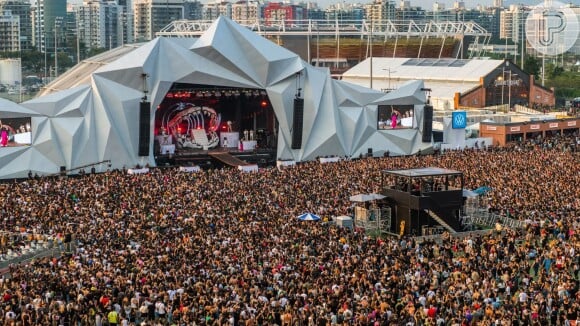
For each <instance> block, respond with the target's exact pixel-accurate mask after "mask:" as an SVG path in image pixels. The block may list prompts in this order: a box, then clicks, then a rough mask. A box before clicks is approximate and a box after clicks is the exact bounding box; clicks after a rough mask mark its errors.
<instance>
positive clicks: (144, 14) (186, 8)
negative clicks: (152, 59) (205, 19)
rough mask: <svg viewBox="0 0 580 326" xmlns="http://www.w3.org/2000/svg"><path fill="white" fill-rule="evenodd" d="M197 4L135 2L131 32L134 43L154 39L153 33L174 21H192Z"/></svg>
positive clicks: (175, 0)
mask: <svg viewBox="0 0 580 326" xmlns="http://www.w3.org/2000/svg"><path fill="white" fill-rule="evenodd" d="M198 4H199V3H198V2H187V1H184V0H135V2H134V3H133V32H134V40H135V42H143V41H147V40H152V39H153V38H155V33H156V32H159V31H160V30H161V29H162V28H163V27H165V26H167V25H168V24H169V23H171V22H172V21H174V20H179V19H186V18H187V19H192V16H194V15H195V13H196V12H197V11H198V10H199V6H198Z"/></svg>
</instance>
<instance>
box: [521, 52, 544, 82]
mask: <svg viewBox="0 0 580 326" xmlns="http://www.w3.org/2000/svg"><path fill="white" fill-rule="evenodd" d="M540 68H541V65H540V61H539V60H538V58H536V57H533V56H528V57H527V58H526V60H525V64H524V71H525V72H526V73H528V74H530V75H534V77H535V78H536V79H537V78H538V76H539V75H540V70H541V69H540Z"/></svg>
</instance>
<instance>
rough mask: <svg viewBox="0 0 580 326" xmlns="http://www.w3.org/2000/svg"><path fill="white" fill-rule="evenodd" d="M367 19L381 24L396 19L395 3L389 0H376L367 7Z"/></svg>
mask: <svg viewBox="0 0 580 326" xmlns="http://www.w3.org/2000/svg"><path fill="white" fill-rule="evenodd" d="M364 8H365V19H367V20H369V21H371V20H372V21H375V22H381V23H383V22H384V21H385V20H388V19H391V20H393V19H394V18H395V3H394V2H393V1H389V0H374V2H372V3H370V4H367V5H365V7H364Z"/></svg>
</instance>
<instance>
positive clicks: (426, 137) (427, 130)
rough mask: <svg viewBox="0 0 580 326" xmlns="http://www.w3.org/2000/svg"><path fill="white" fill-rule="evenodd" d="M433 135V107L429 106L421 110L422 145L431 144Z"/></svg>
mask: <svg viewBox="0 0 580 326" xmlns="http://www.w3.org/2000/svg"><path fill="white" fill-rule="evenodd" d="M432 134H433V107H432V106H431V105H425V108H424V109H423V136H422V137H421V140H422V141H423V142H424V143H430V142H431V136H432Z"/></svg>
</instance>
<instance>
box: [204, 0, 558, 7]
mask: <svg viewBox="0 0 580 326" xmlns="http://www.w3.org/2000/svg"><path fill="white" fill-rule="evenodd" d="M410 1H411V6H413V7H422V8H424V9H431V8H432V7H433V3H435V2H438V3H442V4H444V5H445V8H453V3H454V2H455V0H437V1H432V0H410ZM202 2H204V1H202ZM209 2H211V1H209ZM316 2H317V3H318V6H319V7H321V8H326V7H328V6H329V5H332V4H336V3H340V2H343V3H371V2H372V0H369V1H357V0H343V1H337V0H319V1H316ZM463 2H464V3H465V7H466V8H476V7H477V6H478V5H483V6H491V5H492V3H493V0H464V1H463ZM542 2H543V1H538V0H505V1H504V7H507V6H509V5H512V4H525V5H536V4H539V3H542ZM562 2H564V3H568V2H569V1H562ZM398 4H399V1H395V5H398Z"/></svg>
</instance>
